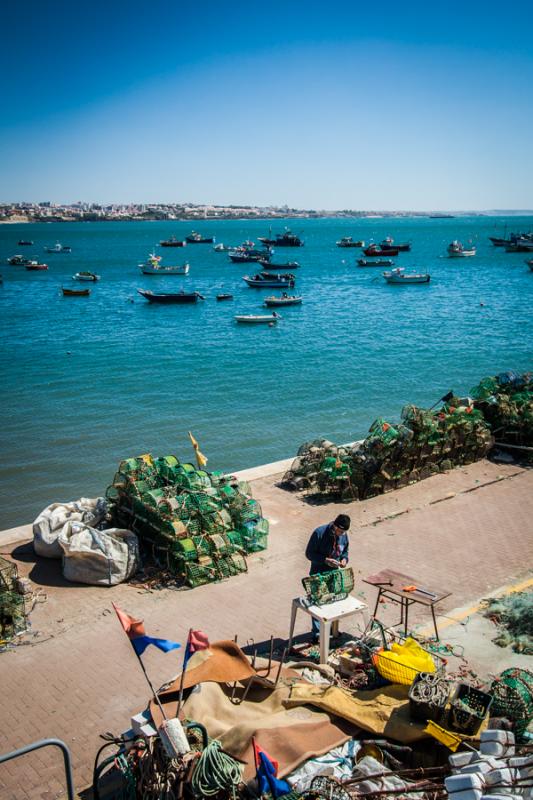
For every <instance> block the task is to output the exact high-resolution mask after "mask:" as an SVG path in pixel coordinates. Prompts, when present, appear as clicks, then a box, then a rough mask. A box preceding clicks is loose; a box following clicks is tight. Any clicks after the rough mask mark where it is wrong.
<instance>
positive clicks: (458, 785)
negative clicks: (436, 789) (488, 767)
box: [444, 773, 484, 800]
mask: <svg viewBox="0 0 533 800" xmlns="http://www.w3.org/2000/svg"><path fill="white" fill-rule="evenodd" d="M444 785H445V786H446V791H447V792H448V794H449V795H453V800H481V795H482V794H483V791H482V788H483V786H484V782H483V779H482V777H481V776H480V775H479V774H476V773H473V774H468V775H463V774H459V775H451V776H450V777H448V778H445V779H444Z"/></svg>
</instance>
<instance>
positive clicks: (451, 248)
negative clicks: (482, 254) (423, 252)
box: [448, 239, 476, 258]
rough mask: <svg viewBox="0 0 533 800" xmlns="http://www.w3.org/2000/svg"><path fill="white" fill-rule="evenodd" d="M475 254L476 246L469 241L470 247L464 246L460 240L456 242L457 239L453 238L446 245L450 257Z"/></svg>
mask: <svg viewBox="0 0 533 800" xmlns="http://www.w3.org/2000/svg"><path fill="white" fill-rule="evenodd" d="M475 255H476V248H475V247H474V245H473V244H472V243H470V247H464V246H463V245H462V244H461V242H458V241H457V239H454V241H453V242H450V244H449V245H448V256H449V257H450V258H466V257H467V256H475Z"/></svg>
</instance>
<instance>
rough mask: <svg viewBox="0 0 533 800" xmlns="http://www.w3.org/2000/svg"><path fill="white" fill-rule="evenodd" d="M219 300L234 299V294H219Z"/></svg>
mask: <svg viewBox="0 0 533 800" xmlns="http://www.w3.org/2000/svg"><path fill="white" fill-rule="evenodd" d="M217 300H233V295H232V294H224V293H222V294H217Z"/></svg>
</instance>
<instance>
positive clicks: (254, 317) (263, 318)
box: [235, 311, 281, 325]
mask: <svg viewBox="0 0 533 800" xmlns="http://www.w3.org/2000/svg"><path fill="white" fill-rule="evenodd" d="M278 319H281V317H280V315H279V314H276V312H275V311H273V312H272V314H237V316H236V317H235V322H241V323H244V324H248V325H250V324H252V325H255V324H258V323H259V324H262V323H263V324H265V323H266V324H268V325H273V324H274V325H275V323H276V322H277V321H278Z"/></svg>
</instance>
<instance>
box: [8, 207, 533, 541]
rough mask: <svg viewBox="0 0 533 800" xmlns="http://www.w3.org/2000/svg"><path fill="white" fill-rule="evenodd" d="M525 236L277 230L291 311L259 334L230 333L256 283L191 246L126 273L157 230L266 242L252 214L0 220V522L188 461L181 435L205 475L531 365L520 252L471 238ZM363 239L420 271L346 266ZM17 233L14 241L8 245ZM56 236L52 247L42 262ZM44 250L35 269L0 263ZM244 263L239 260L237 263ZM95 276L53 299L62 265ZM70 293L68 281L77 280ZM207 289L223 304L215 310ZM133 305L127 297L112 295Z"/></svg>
mask: <svg viewBox="0 0 533 800" xmlns="http://www.w3.org/2000/svg"><path fill="white" fill-rule="evenodd" d="M506 223H507V225H508V230H532V229H533V219H532V218H517V217H513V218H509V219H504V218H495V217H459V218H455V219H429V218H403V219H377V218H372V219H370V218H369V219H364V220H346V219H343V220H326V219H324V220H296V221H295V220H290V221H286V222H283V221H279V222H278V223H276V224H275V225H273V230H274V232H275V231H281V230H283V228H284V224H287V225H289V226H290V227H291V229H292V230H293V231H294V232H296V233H298V234H300V235H301V236H302V237H303V238H304V240H305V246H304V247H303V248H301V249H281V248H279V249H278V250H277V252H276V254H275V255H276V260H283V261H284V260H288V259H294V258H296V259H297V260H298V261H299V262H300V263H301V269H299V270H298V271H297V285H296V290H297V292H298V293H301V294H302V295H303V297H304V302H303V305H302V306H301V307H293V308H287V309H283V310H282V312H281V313H282V317H283V319H282V320H281V322H280V323H279V324H278V325H277V326H276V327H273V328H269V327H262V326H260V327H246V326H239V325H237V324H236V323H235V322H234V319H233V317H234V314H236V313H260V309H261V302H262V298H263V297H264V296H265V294H271V293H272V291H268V290H266V291H265V290H255V289H250V288H248V287H247V286H246V284H245V283H244V282H243V281H242V275H243V274H245V273H247V272H249V271H250V269H248V267H249V266H250V265H243V264H240V265H237V264H232V263H231V262H230V261H229V259H228V257H227V254H225V253H216V252H214V251H213V250H212V247H211V246H210V245H192V246H190V245H189V246H187V247H186V248H184V249H160V250H159V251H158V252H160V254H161V255H162V256H163V263H164V264H171V263H181V262H182V261H183V260H185V258H186V259H187V260H188V261H189V262H190V264H191V269H190V274H189V276H187V277H181V276H175V277H159V276H156V277H151V276H142V275H140V272H139V269H138V266H137V265H138V264H139V263H140V262H142V261H144V260H145V258H146V256H147V254H148V252H149V251H151V250H152V249H153V248H154V246H155V245H156V243H157V242H158V241H159V240H160V239H163V238H167V237H168V236H170V235H171V234H175V235H176V236H178V237H179V238H182V237H184V236H185V235H186V234H187V233H189V232H190V231H191V229H192V228H193V227H194V228H196V229H198V230H199V231H201V232H202V233H204V234H205V235H214V236H216V238H217V241H218V242H224V243H226V244H238V243H240V242H242V241H243V240H244V239H248V238H251V239H255V240H257V237H258V236H261V235H265V234H268V228H269V225H268V223H266V222H265V221H260V220H257V221H222V220H220V221H207V220H206V221H200V222H197V223H196V222H195V223H194V225H193V224H191V223H187V222H139V223H137V222H131V223H129V222H122V223H119V222H117V223H114V222H107V223H51V224H44V223H42V224H41V223H39V224H34V225H1V226H0V260H1V262H2V264H3V266H2V274H3V277H4V283H3V285H2V286H0V319H1V325H2V338H1V346H0V364H1V369H2V376H3V389H2V400H3V402H2V425H1V456H2V457H1V464H0V476H1V478H0V495H1V497H0V509H1V510H0V527H9V526H13V525H18V524H22V523H25V522H28V521H30V520H31V519H33V518H34V517H35V516H36V514H37V513H38V512H39V511H40V510H41V509H42V508H43V507H44V506H46V505H47V504H48V503H50V502H53V501H58V500H68V499H72V498H75V497H79V496H82V495H86V496H93V495H95V494H97V493H101V492H103V491H104V490H105V488H106V486H107V485H108V484H109V483H110V482H111V480H112V478H113V474H114V472H115V470H116V467H117V465H118V463H119V461H120V460H121V459H122V458H125V457H128V456H135V455H138V454H140V453H144V452H152V453H154V454H156V455H160V454H169V453H174V454H176V455H177V456H178V457H179V458H180V459H182V460H191V461H192V460H193V452H192V449H191V446H190V442H189V439H188V437H187V431H188V430H191V431H193V433H194V435H195V436H196V438H197V439H198V441H199V443H200V448H201V450H202V451H203V452H204V453H205V454H206V455H207V456H208V458H209V465H208V466H209V468H212V469H224V470H237V469H243V468H245V467H250V466H254V465H257V464H261V463H265V462H269V461H274V460H277V459H280V458H286V457H289V456H291V455H293V454H295V452H296V450H297V448H298V447H299V445H300V444H301V443H302V442H304V441H307V440H309V439H313V438H316V437H319V436H325V437H327V438H329V439H332V440H333V441H338V442H342V441H347V440H351V439H355V438H358V437H362V436H364V435H365V433H366V431H367V430H368V428H369V426H370V424H371V422H372V421H373V420H374V419H375V418H376V417H377V416H384V417H386V418H389V419H391V420H395V419H398V417H399V414H400V411H401V408H402V406H403V405H404V404H405V403H408V402H412V403H416V404H419V405H422V406H430V405H432V404H433V403H435V402H436V401H437V400H438V399H439V397H441V396H442V395H443V394H444V393H445V392H447V391H448V390H449V389H452V388H453V389H454V390H455V391H457V392H460V393H464V392H468V390H469V389H470V388H471V387H472V386H473V385H475V384H476V383H477V382H478V381H479V380H480V379H481V378H482V377H483V376H485V375H491V374H495V373H497V372H500V371H502V370H506V369H516V370H527V369H531V368H532V366H533V316H532V313H531V309H532V301H533V272H531V271H530V270H529V269H528V267H527V266H526V264H525V263H524V262H525V258H526V256H524V255H523V254H509V253H505V252H504V250H503V249H501V248H495V247H493V246H492V244H491V243H490V242H489V240H488V236H490V235H496V236H497V235H503V231H504V225H505V224H506ZM346 235H352V236H354V238H357V239H359V238H362V239H365V240H366V241H367V242H368V241H369V240H370V239H372V238H373V239H375V240H376V241H381V239H383V238H384V237H385V236H387V235H391V236H393V237H394V238H395V239H396V240H397V241H405V240H410V241H411V242H412V251H411V252H410V253H400V255H399V256H398V259H397V262H398V265H399V266H405V267H406V268H416V269H419V270H423V271H426V270H427V271H429V272H430V274H431V283H430V284H429V285H422V286H410V287H401V286H388V285H386V284H385V282H384V280H383V279H382V277H381V272H382V270H380V269H379V268H377V269H359V268H357V267H356V266H355V260H356V258H357V257H358V256H359V255H360V252H359V251H358V250H353V249H350V250H346V249H345V250H343V249H339V248H337V247H336V246H335V242H336V240H337V239H339V238H340V237H341V236H346ZM20 238H23V239H32V240H34V242H35V246H34V247H19V246H17V242H18V240H19V239H20ZM456 238H458V239H460V240H462V241H463V242H467V241H469V240H472V241H473V242H474V243H475V244H476V245H477V247H478V254H477V256H476V257H474V258H467V259H449V258H446V257H444V256H445V252H446V246H447V245H448V243H449V242H450V241H451V240H452V239H456ZM56 240H59V241H61V242H63V243H64V244H68V245H71V246H72V253H71V254H70V255H67V254H46V256H45V254H44V252H43V247H44V246H45V245H47V244H54V242H55V241H56ZM15 253H22V254H23V255H25V256H27V257H30V256H32V255H35V256H39V258H40V259H41V260H42V259H43V257H45V259H46V261H47V263H48V264H49V267H50V268H49V271H48V272H41V273H39V272H28V271H26V270H25V269H24V268H21V267H13V266H9V265H7V263H6V259H7V258H8V257H9V256H11V255H13V254H15ZM250 268H251V269H253V265H252V266H251V267H250ZM81 269H88V270H92V271H95V272H98V273H99V274H100V275H101V276H102V279H101V281H100V282H99V283H97V284H96V285H91V296H90V297H89V298H64V297H62V296H61V294H60V287H61V286H74V287H77V288H79V287H80V286H82V284H77V283H75V282H73V281H72V279H71V276H72V275H73V274H74V273H75V272H76V271H78V270H81ZM83 285H86V284H83ZM138 287H144V288H152V289H156V288H157V289H161V290H172V289H176V288H182V287H186V288H187V289H191V290H198V291H199V292H201V293H202V294H203V295H205V298H206V299H205V302H200V303H198V305H196V306H156V305H151V304H148V303H147V302H146V301H145V300H144V299H142V298H141V297H140V296H139V295H138V294H137V293H136V289H137V288H138ZM221 291H224V292H231V293H232V294H234V297H235V299H234V301H228V302H216V300H215V295H216V294H217V293H219V292H221ZM132 301H133V302H132Z"/></svg>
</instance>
